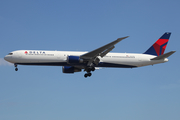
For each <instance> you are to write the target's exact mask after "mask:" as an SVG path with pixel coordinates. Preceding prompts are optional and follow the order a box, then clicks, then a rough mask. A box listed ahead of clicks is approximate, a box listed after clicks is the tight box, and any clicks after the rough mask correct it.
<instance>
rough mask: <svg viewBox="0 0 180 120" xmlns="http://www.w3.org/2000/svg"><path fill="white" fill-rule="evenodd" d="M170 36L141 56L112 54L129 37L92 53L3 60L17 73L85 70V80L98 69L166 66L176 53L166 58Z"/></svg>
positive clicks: (30, 54) (26, 53)
mask: <svg viewBox="0 0 180 120" xmlns="http://www.w3.org/2000/svg"><path fill="white" fill-rule="evenodd" d="M170 35H171V33H168V32H166V33H164V35H162V36H161V37H160V38H159V39H158V40H157V41H156V42H155V43H154V44H153V45H152V46H151V47H150V48H149V49H148V50H147V51H146V52H144V53H142V54H134V53H111V52H110V51H111V50H113V49H114V48H115V44H117V43H118V42H120V41H121V40H123V39H125V38H127V37H128V36H127V37H122V38H118V39H117V40H115V41H113V42H111V43H109V44H106V45H104V46H102V47H100V48H97V49H95V50H93V51H90V52H75V51H45V50H17V51H13V52H11V53H9V54H8V55H6V56H5V57H4V59H5V60H6V61H8V62H10V63H13V64H14V66H15V70H16V71H18V68H17V65H46V66H63V67H62V70H63V73H74V72H80V71H82V70H83V69H84V71H86V72H87V73H86V74H85V75H84V77H88V76H89V77H90V76H91V75H92V73H91V71H95V70H96V68H97V69H98V68H99V67H114V68H135V67H142V66H147V65H154V64H158V63H164V62H167V61H168V59H167V58H168V57H169V56H170V55H172V54H173V53H174V52H175V51H171V52H168V53H165V54H164V51H165V49H166V46H167V43H168V41H169V37H170Z"/></svg>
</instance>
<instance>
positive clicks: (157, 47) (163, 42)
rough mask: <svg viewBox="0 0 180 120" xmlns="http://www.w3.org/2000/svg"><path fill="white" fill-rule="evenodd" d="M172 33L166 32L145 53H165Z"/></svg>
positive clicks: (157, 54) (156, 54)
mask: <svg viewBox="0 0 180 120" xmlns="http://www.w3.org/2000/svg"><path fill="white" fill-rule="evenodd" d="M170 35H171V33H170V32H166V33H164V35H162V36H161V37H160V38H159V39H158V40H157V41H156V42H155V43H154V44H153V45H152V46H151V47H150V48H149V49H148V50H147V51H146V52H145V53H144V54H150V55H155V56H159V55H163V54H164V51H165V49H166V46H167V43H168V41H169V37H170Z"/></svg>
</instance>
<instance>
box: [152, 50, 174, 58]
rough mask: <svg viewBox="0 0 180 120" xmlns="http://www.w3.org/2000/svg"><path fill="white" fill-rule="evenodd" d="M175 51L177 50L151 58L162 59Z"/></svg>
mask: <svg viewBox="0 0 180 120" xmlns="http://www.w3.org/2000/svg"><path fill="white" fill-rule="evenodd" d="M175 52H176V51H171V52H168V53H165V54H163V55H160V56H157V57H155V58H153V59H151V60H162V59H165V58H168V57H169V56H171V55H172V54H173V53H175Z"/></svg>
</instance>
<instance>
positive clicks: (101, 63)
mask: <svg viewBox="0 0 180 120" xmlns="http://www.w3.org/2000/svg"><path fill="white" fill-rule="evenodd" d="M16 64H18V65H40V66H82V67H86V64H67V63H66V62H47V63H16ZM95 67H115V68H134V67H137V66H132V65H124V64H114V63H106V62H100V63H99V64H98V65H96V66H95Z"/></svg>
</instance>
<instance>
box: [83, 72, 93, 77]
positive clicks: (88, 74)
mask: <svg viewBox="0 0 180 120" xmlns="http://www.w3.org/2000/svg"><path fill="white" fill-rule="evenodd" d="M91 75H92V73H86V74H84V77H85V78H87V77H88V76H89V77H91Z"/></svg>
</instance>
